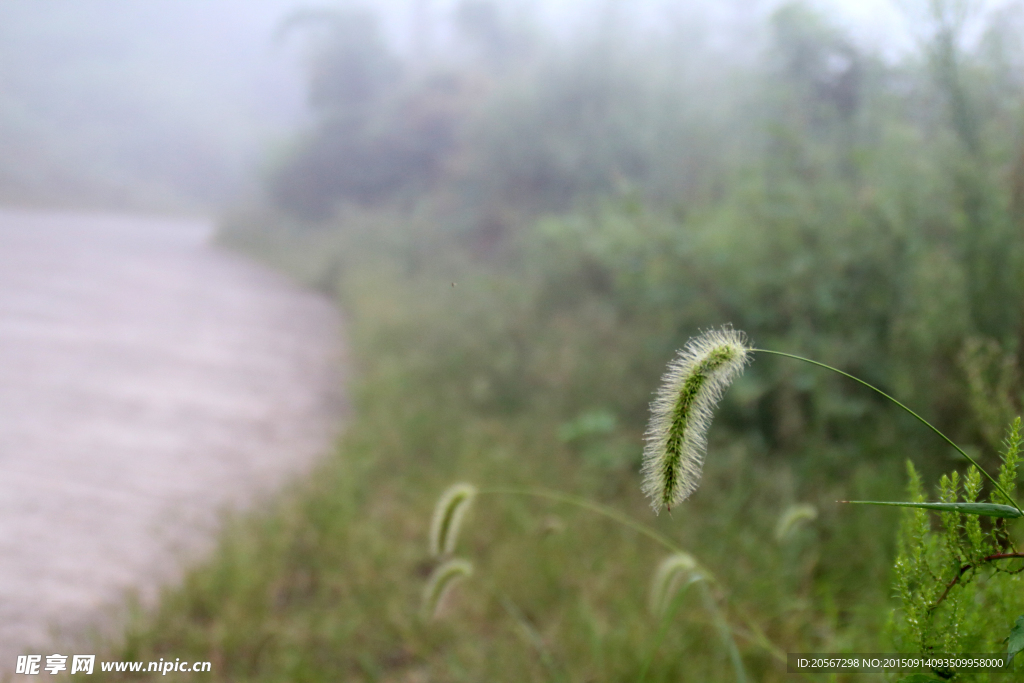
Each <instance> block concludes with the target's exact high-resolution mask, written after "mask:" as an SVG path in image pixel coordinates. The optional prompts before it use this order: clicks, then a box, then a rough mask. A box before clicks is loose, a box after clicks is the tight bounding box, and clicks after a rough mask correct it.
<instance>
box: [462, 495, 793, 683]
mask: <svg viewBox="0 0 1024 683" xmlns="http://www.w3.org/2000/svg"><path fill="white" fill-rule="evenodd" d="M489 494H493V495H512V496H528V497H533V498H545V499H547V500H552V501H555V502H558V503H566V504H568V505H575V506H576V507H579V508H582V509H584V510H587V511H589V512H593V513H596V514H598V515H601V516H602V517H607V518H608V519H611V520H613V521H615V522H618V523H619V524H622V525H624V526H626V527H628V528H630V529H632V530H633V531H636V532H637V533H639V534H642V535H644V536H646V537H647V538H649V539H651V540H652V541H654V542H656V543H658V544H659V545H660V546H662V547H663V548H665V549H666V550H669V551H671V552H673V553H682V552H685V551H684V550H683V549H682V548H680V547H679V546H678V545H676V544H675V543H673V542H672V540H671V539H670V538H668V537H667V536H665V535H664V534H661V533H659V532H658V531H655V530H654V529H652V528H651V527H649V526H647V525H646V524H641V523H640V522H637V521H636V520H634V519H631V518H630V517H628V516H626V515H624V514H622V513H621V512H619V511H618V510H616V509H615V508H611V507H608V506H607V505H601V504H600V503H595V502H593V501H591V500H587V499H586V498H582V497H580V496H574V495H572V494H569V493H563V492H561V491H550V490H547V489H527V488H516V487H492V488H481V489H479V490H478V491H477V495H489ZM699 570H700V572H701V573H702V574H703V575H704V577H705V578H706V579H707V580H708V581H710V582H711V583H715V584H719V585H721V583H720V582H719V581H718V580H717V579H716V578H715V576H714V574H712V573H711V572H710V571H708V570H707V569H705V568H704V567H699ZM715 614H716V615H719V616H720V612H718V611H717V609H716V610H715ZM744 618H745V619H746V621H747V625H748V626H751V627H752V629H751V630H752V632H751V633H749V634H744V633H740V632H739V631H737V630H736V629H735V628H733V627H732V626H730V625H729V624H728V622H727V621H725V620H724V618H722V623H723V624H724V625H725V627H726V628H727V629H728V635H729V641H730V644H729V646H728V650H729V656H730V659H731V660H732V661H733V664H734V665H736V664H737V663H739V665H740V667H741V670H742V662H741V660H738V659H736V657H738V653H739V650H738V649H737V648H736V642H735V640H734V639H733V635H741V636H743V637H744V638H746V639H747V640H748V641H750V642H752V643H755V644H756V645H759V646H760V647H762V648H763V649H764V650H766V651H767V652H768V653H770V654H771V655H772V657H774V658H775V659H776V660H778V661H780V662H783V663H785V662H786V655H785V653H784V652H783V651H782V650H781V649H780V648H779V647H778V646H777V645H775V644H774V643H772V642H771V641H770V640H769V639H768V638H767V636H765V635H764V633H762V632H761V631H760V629H758V628H756V627H754V624H753V621H752V620H750V619H749V618H746V617H745V616H744ZM723 637H724V636H723ZM737 675H738V676H745V672H744V673H738V674H737Z"/></svg>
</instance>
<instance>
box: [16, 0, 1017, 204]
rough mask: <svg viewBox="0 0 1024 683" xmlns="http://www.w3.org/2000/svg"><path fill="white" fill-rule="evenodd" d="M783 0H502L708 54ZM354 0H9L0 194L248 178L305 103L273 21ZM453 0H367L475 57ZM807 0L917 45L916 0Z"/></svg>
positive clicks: (406, 29) (213, 184)
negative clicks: (898, 0) (666, 38)
mask: <svg viewBox="0 0 1024 683" xmlns="http://www.w3.org/2000/svg"><path fill="white" fill-rule="evenodd" d="M778 4H779V3H778V2H774V1H772V2H740V1H733V2H722V3H715V2H706V3H683V2H663V1H659V2H646V3H623V2H609V1H594V2H583V1H579V0H563V1H561V2H547V3H541V2H528V1H526V0H519V1H516V2H506V3H501V5H502V8H503V9H502V12H503V14H504V15H506V18H507V19H508V20H511V21H513V22H518V24H519V25H520V26H521V27H523V28H524V30H525V29H526V28H528V27H530V26H532V27H533V28H530V29H529V30H531V31H533V32H534V33H535V34H536V33H539V32H548V33H550V34H551V35H553V36H561V40H563V41H572V40H573V39H574V36H575V37H578V36H579V35H581V34H586V33H588V32H589V33H592V32H593V30H594V29H595V26H596V25H597V24H600V22H602V21H604V22H611V23H612V24H615V25H616V30H617V31H619V32H624V31H625V30H626V29H627V27H630V28H629V29H628V30H636V31H640V32H651V33H653V34H658V33H662V34H664V33H665V32H666V31H669V32H672V31H675V32H676V34H675V35H676V36H677V39H679V40H681V41H682V42H684V43H685V42H700V43H702V44H704V45H706V46H712V47H714V48H715V50H714V54H716V55H718V56H716V57H715V59H716V60H717V59H720V58H725V59H735V60H741V59H747V60H757V59H759V58H760V57H761V55H762V53H763V47H764V41H765V34H764V31H763V25H764V22H765V18H766V17H767V16H768V15H769V14H770V13H771V11H772V9H773V8H774V7H775V6H777V5H778ZM919 4H922V3H919ZM1003 4H1005V3H1003ZM355 5H356V3H347V4H346V3H340V4H335V5H330V4H325V3H321V4H315V3H299V2H295V1H293V0H252V1H248V2H243V1H241V0H217V1H215V2H202V1H199V0H183V1H173V0H154V1H153V2H145V3H140V2H132V1H130V0H82V1H80V2H68V3H39V2H31V1H29V0H9V1H8V2H4V3H3V4H2V6H0V84H2V86H0V145H2V154H0V200H2V201H3V202H5V203H8V204H11V203H13V204H29V205H58V206H107V207H118V206H121V207H131V206H136V207H150V208H161V207H162V208H164V209H170V208H175V209H193V210H196V209H200V210H201V209H206V210H209V209H210V208H212V207H215V206H223V205H224V204H226V203H230V202H231V201H237V200H238V198H239V197H242V196H251V195H252V194H258V193H259V192H260V190H261V189H262V188H261V182H262V179H263V177H264V176H265V175H266V173H267V171H268V167H271V166H273V164H274V160H275V159H277V158H279V154H280V152H281V150H282V149H284V148H287V147H288V145H289V140H290V139H291V138H292V137H293V136H294V134H295V133H296V131H297V130H299V128H300V126H301V124H302V122H304V121H305V120H306V119H307V118H308V115H309V112H308V111H307V109H306V107H305V103H306V93H305V88H306V80H307V75H306V73H304V69H305V68H306V66H307V65H308V59H306V57H308V52H309V49H308V48H309V47H310V44H311V40H310V38H311V36H310V32H309V31H308V30H305V29H303V30H298V31H295V32H294V33H295V34H294V35H285V36H282V35H281V33H280V27H281V25H282V22H283V21H284V20H285V19H286V18H287V17H289V16H291V15H293V13H295V12H296V11H298V10H300V9H309V8H310V7H353V6H355ZM457 5H458V3H456V2H454V1H449V2H443V1H441V0H390V1H389V2H376V3H372V5H367V6H372V8H373V9H374V11H375V12H377V13H378V14H379V16H380V18H381V26H382V31H383V34H384V36H385V38H386V40H387V41H388V43H389V44H390V45H391V47H392V49H394V50H395V51H396V53H397V54H399V55H403V56H405V57H410V56H413V55H415V56H416V59H417V60H419V61H422V59H423V55H429V57H428V59H434V60H438V59H464V60H472V59H475V58H477V57H478V56H479V55H475V54H473V52H472V51H467V50H466V49H465V45H464V44H460V42H459V36H458V35H457V31H456V29H455V28H454V22H453V17H454V15H455V9H456V6H457ZM816 6H818V7H819V8H822V9H824V10H826V11H827V12H829V13H830V14H831V15H833V16H834V18H835V19H836V21H838V22H839V23H840V25H843V26H846V27H847V28H848V29H849V30H850V31H851V33H852V34H853V35H855V36H856V37H857V39H858V40H859V41H861V42H863V44H864V45H866V46H867V48H868V49H872V50H876V51H878V52H879V53H883V54H887V55H889V56H890V57H892V58H897V57H899V56H901V55H904V56H905V55H906V54H907V53H908V52H912V51H913V49H914V45H915V43H914V41H915V33H914V31H913V29H912V28H910V27H909V26H908V20H907V17H908V16H911V17H912V16H913V13H914V12H915V11H918V10H915V9H914V3H909V2H908V3H902V4H895V5H894V4H891V3H887V2H885V1H883V0H875V1H873V2H864V3H861V2H841V3H828V2H819V3H817V4H816ZM996 6H997V5H996V4H990V7H989V9H988V10H987V11H991V10H992V9H993V8H995V7H996ZM975 14H977V15H978V16H979V17H980V16H984V15H985V14H986V12H981V11H979V12H976V13H975ZM976 19H977V17H976ZM983 23H984V22H983V21H980V20H976V21H974V24H975V25H977V26H981V25H982V24H983ZM541 27H543V28H541ZM314 32H315V31H314ZM975 32H976V33H977V31H975ZM695 54H696V55H698V56H699V54H700V53H699V52H698V53H695ZM655 68H656V67H655Z"/></svg>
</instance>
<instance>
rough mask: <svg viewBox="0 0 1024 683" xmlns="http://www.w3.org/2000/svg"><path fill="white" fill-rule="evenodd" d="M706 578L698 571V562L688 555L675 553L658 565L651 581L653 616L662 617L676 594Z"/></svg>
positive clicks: (650, 605) (650, 604)
mask: <svg viewBox="0 0 1024 683" xmlns="http://www.w3.org/2000/svg"><path fill="white" fill-rule="evenodd" d="M703 579H704V576H703V575H702V574H701V573H700V572H699V571H697V561H696V560H694V559H693V557H692V556H691V555H689V554H688V553H673V554H672V555H669V556H668V557H666V558H665V559H664V560H662V561H661V564H659V565H658V568H657V570H655V572H654V577H653V578H652V579H651V597H650V603H649V607H650V609H651V614H653V615H654V616H656V617H660V616H662V615H664V614H665V611H666V610H667V609H668V608H669V605H670V604H672V600H673V599H674V598H675V596H676V593H677V592H678V591H679V590H680V589H681V588H684V587H686V586H689V585H690V584H692V583H696V582H697V581H701V580H703Z"/></svg>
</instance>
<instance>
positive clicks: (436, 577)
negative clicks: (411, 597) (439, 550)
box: [420, 558, 473, 621]
mask: <svg viewBox="0 0 1024 683" xmlns="http://www.w3.org/2000/svg"><path fill="white" fill-rule="evenodd" d="M472 575H473V564H472V563H471V562H469V561H468V560H462V559H458V558H453V559H450V560H446V561H444V562H442V563H441V564H439V565H438V566H437V567H435V568H434V571H433V572H432V573H431V574H430V578H429V579H427V584H426V585H425V586H424V587H423V600H422V604H421V605H420V614H421V616H422V617H423V620H424V621H430V620H431V619H434V618H435V617H437V613H438V609H439V608H440V606H441V603H442V602H443V601H444V598H445V596H446V595H448V593H449V592H450V591H451V589H452V586H454V585H455V584H456V583H457V582H458V581H460V580H462V579H464V578H466V577H469V576H472Z"/></svg>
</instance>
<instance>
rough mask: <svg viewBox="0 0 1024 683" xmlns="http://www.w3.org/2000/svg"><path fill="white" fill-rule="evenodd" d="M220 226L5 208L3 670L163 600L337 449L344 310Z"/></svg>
mask: <svg viewBox="0 0 1024 683" xmlns="http://www.w3.org/2000/svg"><path fill="white" fill-rule="evenodd" d="M211 232H212V231H211V227H210V225H208V224H206V223H202V222H189V221H175V220H162V219H150V218H138V217H125V216H101V215H73V214H44V213H29V212H18V211H2V212H0V672H9V671H11V670H12V669H13V665H14V659H15V657H14V655H15V654H17V653H20V652H27V653H33V654H42V655H47V654H53V649H52V648H54V647H56V645H54V644H53V643H54V642H63V643H65V644H66V643H68V642H69V641H68V640H67V637H68V634H74V633H75V632H76V631H77V630H79V629H80V628H81V627H82V626H83V625H85V624H92V623H102V622H103V620H104V619H109V616H108V615H109V613H111V611H112V607H113V606H116V605H117V604H119V603H120V602H121V601H122V598H123V595H124V592H125V591H126V590H130V589H137V590H138V591H139V592H140V593H141V595H142V596H143V597H144V598H146V596H148V599H150V600H151V599H152V596H153V595H155V593H156V588H157V587H158V586H159V585H161V584H163V583H166V582H168V581H173V580H174V578H175V577H176V576H178V575H179V574H180V567H181V565H182V563H183V562H184V561H185V560H186V559H187V558H196V557H200V556H201V555H202V553H203V552H206V551H208V550H209V548H210V547H211V544H212V540H211V539H212V538H213V534H214V531H215V529H216V527H217V522H218V518H219V517H218V514H219V511H221V510H222V509H234V508H237V507H239V506H245V505H252V504H254V502H255V501H256V499H257V498H258V496H259V495H261V494H266V493H269V492H271V491H273V490H274V489H275V488H278V487H280V486H281V485H282V484H283V483H284V482H285V481H286V480H287V479H288V478H289V477H291V476H295V475H296V474H299V473H301V472H302V471H303V470H304V469H305V468H308V467H309V466H310V465H311V463H312V462H313V461H314V460H315V458H316V457H317V456H318V455H321V454H323V453H325V452H326V451H327V450H328V449H329V447H330V443H331V441H332V439H333V436H334V435H335V434H336V431H337V428H338V424H337V418H338V416H339V415H340V414H341V413H342V410H341V408H342V406H341V397H340V395H339V388H340V386H341V378H340V373H339V366H340V361H341V358H340V355H341V347H340V341H339V339H340V327H339V320H338V317H337V315H336V313H335V311H334V309H333V308H332V307H331V305H330V303H329V302H328V301H327V300H326V299H325V298H323V297H321V296H319V295H316V294H313V293H311V292H307V291H304V290H301V289H299V288H298V287H296V286H293V285H291V284H290V283H288V282H287V281H286V280H285V279H284V278H282V277H280V276H278V275H276V274H273V273H271V272H268V271H267V270H266V269H264V268H261V267H258V266H256V265H254V264H251V263H249V262H247V261H245V260H244V259H242V258H240V257H238V256H235V255H232V254H230V253H227V252H224V251H222V250H220V249H217V248H215V247H212V246H210V245H209V238H210V235H211ZM105 615H107V616H105ZM55 634H57V635H58V639H57V640H56V641H54V640H53V638H54V635H55ZM66 647H68V646H67V645H65V648H66ZM61 653H62V654H89V653H86V652H71V651H67V652H61ZM43 661H44V663H45V657H44V659H43ZM69 661H70V660H69ZM42 675H44V676H48V674H45V673H44V674H42ZM19 678H20V677H19ZM32 678H35V677H32Z"/></svg>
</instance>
